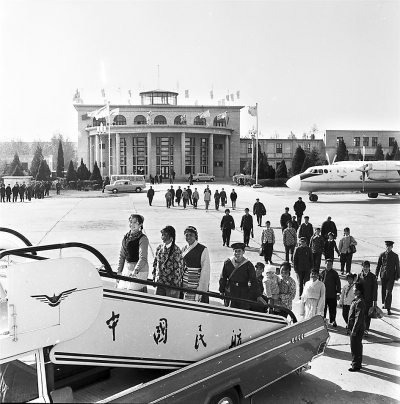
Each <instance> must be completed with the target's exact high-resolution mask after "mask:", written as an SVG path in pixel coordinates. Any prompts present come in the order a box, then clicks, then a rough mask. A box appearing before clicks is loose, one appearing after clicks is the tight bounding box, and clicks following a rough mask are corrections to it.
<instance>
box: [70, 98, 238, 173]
mask: <svg viewBox="0 0 400 404" xmlns="http://www.w3.org/2000/svg"><path fill="white" fill-rule="evenodd" d="M140 95H141V99H142V102H141V105H110V110H113V109H116V108H118V110H119V111H118V115H116V116H111V119H110V120H111V125H107V122H106V118H100V119H95V118H89V117H88V114H90V112H92V111H94V110H97V109H99V108H101V107H102V106H101V105H85V104H74V106H75V109H76V110H77V112H78V156H79V158H82V159H83V161H84V163H85V164H86V165H87V166H88V168H89V169H90V170H91V171H92V170H93V166H94V163H95V162H97V164H98V166H99V168H100V172H101V174H102V175H103V176H107V175H108V174H109V173H110V174H134V173H140V172H141V173H144V174H145V175H146V177H149V175H153V176H154V175H155V174H160V175H162V177H163V178H168V177H169V175H170V174H171V173H173V172H175V175H176V178H177V179H183V178H187V176H188V175H189V174H190V173H193V174H194V173H197V172H203V173H208V174H210V175H215V176H216V177H217V178H228V177H230V176H231V175H232V173H233V172H235V171H236V172H238V171H239V164H240V159H239V155H240V110H241V108H243V107H241V106H215V105H213V106H198V105H178V104H177V98H178V94H177V93H174V92H169V91H163V90H154V91H148V92H142V93H140Z"/></svg>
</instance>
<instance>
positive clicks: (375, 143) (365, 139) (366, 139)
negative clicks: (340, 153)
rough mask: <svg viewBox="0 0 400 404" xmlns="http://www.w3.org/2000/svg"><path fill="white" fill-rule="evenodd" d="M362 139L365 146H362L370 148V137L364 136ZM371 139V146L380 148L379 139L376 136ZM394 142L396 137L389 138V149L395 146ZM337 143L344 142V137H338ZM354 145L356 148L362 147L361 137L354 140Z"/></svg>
mask: <svg viewBox="0 0 400 404" xmlns="http://www.w3.org/2000/svg"><path fill="white" fill-rule="evenodd" d="M362 139H363V144H362V145H363V146H369V137H367V136H363V137H362ZM371 139H372V142H371V146H373V147H374V146H375V147H376V146H378V137H375V136H374V137H372V138H371ZM394 141H395V138H394V137H390V138H389V147H390V146H393V145H394ZM336 142H337V143H339V142H343V137H341V136H339V137H337V138H336ZM353 144H354V146H361V136H355V137H354V139H353Z"/></svg>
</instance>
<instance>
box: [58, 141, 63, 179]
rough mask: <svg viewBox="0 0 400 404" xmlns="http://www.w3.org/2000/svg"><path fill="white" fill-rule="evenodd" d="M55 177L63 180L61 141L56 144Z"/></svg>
mask: <svg viewBox="0 0 400 404" xmlns="http://www.w3.org/2000/svg"><path fill="white" fill-rule="evenodd" d="M57 177H61V178H64V152H63V148H62V142H61V139H60V140H59V142H58V153H57Z"/></svg>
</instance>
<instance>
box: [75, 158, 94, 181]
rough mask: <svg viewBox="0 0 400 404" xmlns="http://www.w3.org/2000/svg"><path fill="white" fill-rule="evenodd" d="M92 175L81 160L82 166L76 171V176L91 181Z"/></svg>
mask: <svg viewBox="0 0 400 404" xmlns="http://www.w3.org/2000/svg"><path fill="white" fill-rule="evenodd" d="M90 175H91V173H90V171H89V170H88V168H87V167H86V164H85V163H84V162H83V159H81V165H80V166H79V167H78V169H77V170H76V176H77V177H78V178H79V179H81V180H88V179H90Z"/></svg>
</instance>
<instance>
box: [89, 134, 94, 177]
mask: <svg viewBox="0 0 400 404" xmlns="http://www.w3.org/2000/svg"><path fill="white" fill-rule="evenodd" d="M88 169H89V170H90V171H91V170H92V169H93V136H89V167H88Z"/></svg>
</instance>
